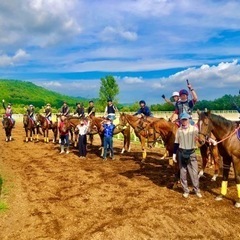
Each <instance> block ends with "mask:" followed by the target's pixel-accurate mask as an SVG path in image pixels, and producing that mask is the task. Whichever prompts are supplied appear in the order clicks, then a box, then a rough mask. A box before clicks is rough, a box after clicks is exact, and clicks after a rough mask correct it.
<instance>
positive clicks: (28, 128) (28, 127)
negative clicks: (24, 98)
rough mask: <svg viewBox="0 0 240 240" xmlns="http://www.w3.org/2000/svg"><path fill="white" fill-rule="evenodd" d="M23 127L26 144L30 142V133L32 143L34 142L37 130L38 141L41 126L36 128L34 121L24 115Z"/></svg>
mask: <svg viewBox="0 0 240 240" xmlns="http://www.w3.org/2000/svg"><path fill="white" fill-rule="evenodd" d="M23 127H24V129H25V133H26V139H25V141H26V142H28V140H29V137H28V132H29V133H30V141H31V142H32V141H33V134H34V135H35V128H36V130H37V138H36V140H37V141H38V134H39V126H36V125H35V123H34V121H33V120H32V119H31V118H30V117H29V116H28V115H27V114H24V115H23Z"/></svg>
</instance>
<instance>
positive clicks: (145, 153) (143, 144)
mask: <svg viewBox="0 0 240 240" xmlns="http://www.w3.org/2000/svg"><path fill="white" fill-rule="evenodd" d="M141 146H142V151H143V152H142V161H141V162H145V160H146V157H147V150H146V148H145V138H143V137H142V140H141Z"/></svg>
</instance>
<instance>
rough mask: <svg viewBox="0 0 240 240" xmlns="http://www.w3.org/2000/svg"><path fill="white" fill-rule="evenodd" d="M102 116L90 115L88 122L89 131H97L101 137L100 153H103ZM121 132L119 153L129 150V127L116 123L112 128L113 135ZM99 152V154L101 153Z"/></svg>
mask: <svg viewBox="0 0 240 240" xmlns="http://www.w3.org/2000/svg"><path fill="white" fill-rule="evenodd" d="M103 120H104V118H103V117H95V116H92V117H91V120H90V122H91V124H90V129H89V131H90V133H92V134H94V133H98V134H99V136H100V138H101V147H102V154H103V126H102V124H103ZM118 133H122V134H123V148H122V151H121V153H122V154H123V153H124V152H125V151H130V137H131V135H130V127H129V126H123V125H121V123H119V124H118V125H116V128H115V129H114V133H113V134H114V135H115V134H118ZM102 154H101V155H102Z"/></svg>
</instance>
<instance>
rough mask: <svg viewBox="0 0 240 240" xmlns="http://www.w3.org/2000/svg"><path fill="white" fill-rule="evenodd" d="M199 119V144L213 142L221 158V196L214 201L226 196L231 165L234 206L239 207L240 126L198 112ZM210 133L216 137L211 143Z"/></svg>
mask: <svg viewBox="0 0 240 240" xmlns="http://www.w3.org/2000/svg"><path fill="white" fill-rule="evenodd" d="M198 114H199V119H198V124H199V126H200V128H199V143H200V144H202V145H203V144H204V143H205V142H206V141H209V142H213V143H214V145H217V146H218V149H219V152H220V154H221V156H222V157H223V180H222V188H221V194H220V195H219V196H218V197H217V198H216V200H222V199H223V197H224V196H225V195H226V194H227V184H228V176H229V170H230V167H231V163H232V164H233V168H234V173H235V180H236V184H237V192H238V199H237V201H236V204H235V206H236V207H238V208H239V207H240V140H239V139H238V136H237V133H238V131H239V129H240V125H237V124H236V123H235V122H232V121H230V120H227V119H225V118H224V117H222V116H218V115H215V114H213V113H211V112H209V111H208V112H198ZM211 132H212V133H213V135H214V136H215V137H216V141H212V140H211V138H210V136H211Z"/></svg>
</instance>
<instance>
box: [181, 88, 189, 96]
mask: <svg viewBox="0 0 240 240" xmlns="http://www.w3.org/2000/svg"><path fill="white" fill-rule="evenodd" d="M183 94H185V95H187V96H188V91H187V90H186V89H182V90H180V91H179V96H181V95H183Z"/></svg>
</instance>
